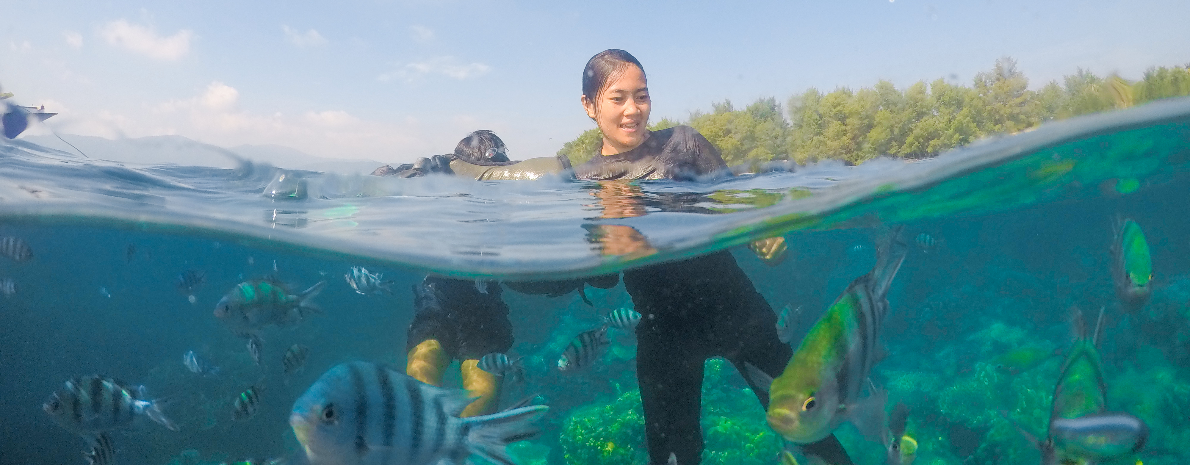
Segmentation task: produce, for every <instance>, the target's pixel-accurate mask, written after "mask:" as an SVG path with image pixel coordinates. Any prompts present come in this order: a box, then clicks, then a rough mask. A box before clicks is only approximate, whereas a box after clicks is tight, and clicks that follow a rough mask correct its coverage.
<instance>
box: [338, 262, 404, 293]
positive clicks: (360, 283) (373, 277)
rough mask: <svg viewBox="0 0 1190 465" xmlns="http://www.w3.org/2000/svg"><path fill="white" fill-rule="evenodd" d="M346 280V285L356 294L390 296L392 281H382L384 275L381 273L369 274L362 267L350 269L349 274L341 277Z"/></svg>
mask: <svg viewBox="0 0 1190 465" xmlns="http://www.w3.org/2000/svg"><path fill="white" fill-rule="evenodd" d="M343 278H345V279H347V285H348V286H351V288H352V289H354V290H355V292H356V293H357V294H361V295H368V294H392V293H393V290H392V289H391V286H392V285H393V282H392V281H383V279H384V275H383V274H381V273H369V272H368V269H367V268H364V267H362V266H353V267H351V273H348V274H345V275H343Z"/></svg>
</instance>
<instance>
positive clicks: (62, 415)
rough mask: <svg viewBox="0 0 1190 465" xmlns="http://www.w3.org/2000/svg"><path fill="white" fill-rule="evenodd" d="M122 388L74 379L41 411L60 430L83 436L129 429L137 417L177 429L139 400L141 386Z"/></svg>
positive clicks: (109, 382)
mask: <svg viewBox="0 0 1190 465" xmlns="http://www.w3.org/2000/svg"><path fill="white" fill-rule="evenodd" d="M126 386H127V385H126V384H124V383H121V382H119V381H116V380H114V379H111V378H107V377H104V376H99V375H91V376H84V377H81V378H74V379H72V380H70V381H67V382H66V384H65V385H64V386H63V387H62V389H59V390H58V391H56V392H54V393H53V394H50V397H49V399H47V400H46V402H45V403H44V404H42V406H41V408H42V410H45V413H48V414H49V415H50V417H52V418H53V419H54V421H55V422H57V423H58V424H59V425H61V426H62V427H63V428H66V429H67V430H69V431H72V432H74V433H77V434H80V435H83V436H91V435H94V434H95V433H101V432H104V431H108V430H112V429H116V428H123V427H125V426H129V425H131V424H132V422H133V420H135V419H136V418H137V417H138V416H140V415H146V416H148V417H149V418H150V419H152V420H153V421H155V422H157V423H160V424H162V425H163V426H165V427H166V428H169V429H171V430H174V431H177V430H178V427H177V426H176V425H174V423H173V422H172V421H170V420H169V418H166V417H165V414H164V413H162V412H161V408H160V407H159V406H158V405H157V402H155V401H151V400H144V399H142V397H143V396H144V388H143V387H140V388H137V389H136V390H132V389H129V388H128V387H126Z"/></svg>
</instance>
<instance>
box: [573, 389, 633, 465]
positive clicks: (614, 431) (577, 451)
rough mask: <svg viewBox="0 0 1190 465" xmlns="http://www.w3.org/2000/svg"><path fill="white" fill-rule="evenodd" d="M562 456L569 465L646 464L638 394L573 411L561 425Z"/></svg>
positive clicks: (630, 394) (625, 394)
mask: <svg viewBox="0 0 1190 465" xmlns="http://www.w3.org/2000/svg"><path fill="white" fill-rule="evenodd" d="M559 443H560V445H561V447H562V455H563V457H565V458H566V463H567V464H571V465H613V464H625V465H628V464H638V463H644V462H647V461H648V459H647V455H646V454H645V447H644V444H645V419H644V413H643V411H642V409H641V401H640V391H635V390H634V391H629V392H626V393H624V394H621V395H620V396H619V397H616V398H615V399H612V400H611V401H610V402H608V403H605V404H599V403H596V404H594V405H589V406H586V407H582V408H579V409H576V410H575V411H574V412H573V413H571V414H570V416H569V417H567V418H566V421H565V422H564V423H563V425H562V435H561V437H560V438H559Z"/></svg>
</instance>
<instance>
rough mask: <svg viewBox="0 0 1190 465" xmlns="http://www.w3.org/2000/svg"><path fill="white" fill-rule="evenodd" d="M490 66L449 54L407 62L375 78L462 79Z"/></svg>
mask: <svg viewBox="0 0 1190 465" xmlns="http://www.w3.org/2000/svg"><path fill="white" fill-rule="evenodd" d="M491 69H492V68H491V67H490V66H488V65H485V64H483V63H469V64H463V63H461V62H459V60H457V59H455V58H454V57H450V56H443V57H437V58H432V59H430V60H427V61H422V62H417V63H408V64H405V65H403V66H399V67H397V69H395V70H393V71H392V72H389V73H384V74H381V75H380V76H377V77H376V79H378V80H380V81H383V82H387V81H391V80H393V79H403V80H406V81H413V80H416V79H417V78H420V77H422V76H425V75H427V74H440V75H443V76H446V77H449V78H451V79H457V80H460V81H462V80H464V79H470V78H474V77H479V76H483V75H484V74H487V73H488V71H490V70H491Z"/></svg>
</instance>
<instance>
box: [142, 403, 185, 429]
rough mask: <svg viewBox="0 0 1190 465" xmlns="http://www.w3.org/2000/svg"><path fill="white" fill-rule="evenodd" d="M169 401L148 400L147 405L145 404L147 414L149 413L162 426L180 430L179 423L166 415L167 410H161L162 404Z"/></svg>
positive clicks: (151, 418)
mask: <svg viewBox="0 0 1190 465" xmlns="http://www.w3.org/2000/svg"><path fill="white" fill-rule="evenodd" d="M167 402H168V400H167V399H156V400H151V401H148V402H147V405H145V415H147V416H148V417H149V419H150V420H153V421H155V422H157V423H159V424H160V425H161V426H164V427H166V428H169V430H170V431H178V425H177V423H174V422H173V420H170V419H169V417H167V416H165V412H162V411H161V406H162V405H163V404H165V403H167Z"/></svg>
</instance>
